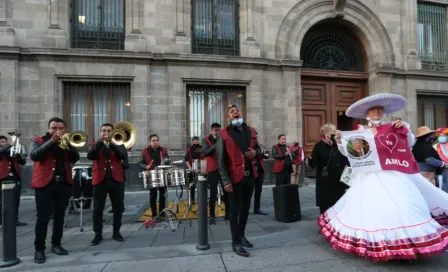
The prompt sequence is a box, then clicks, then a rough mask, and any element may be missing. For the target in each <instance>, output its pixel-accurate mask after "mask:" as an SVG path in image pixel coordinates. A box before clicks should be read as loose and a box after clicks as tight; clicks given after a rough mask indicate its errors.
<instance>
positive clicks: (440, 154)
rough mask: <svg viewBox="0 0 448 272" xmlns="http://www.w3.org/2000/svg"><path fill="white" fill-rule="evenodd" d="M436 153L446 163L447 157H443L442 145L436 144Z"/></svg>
mask: <svg viewBox="0 0 448 272" xmlns="http://www.w3.org/2000/svg"><path fill="white" fill-rule="evenodd" d="M437 153H438V154H439V156H440V158H441V159H442V161H443V162H448V157H447V156H445V153H444V152H443V150H442V145H441V144H440V143H439V144H437Z"/></svg>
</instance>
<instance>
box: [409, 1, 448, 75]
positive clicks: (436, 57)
mask: <svg viewBox="0 0 448 272" xmlns="http://www.w3.org/2000/svg"><path fill="white" fill-rule="evenodd" d="M417 7H418V9H417V33H418V50H419V54H420V58H421V61H422V69H424V70H434V71H448V36H447V7H446V6H442V5H436V4H430V3H418V6H417Z"/></svg>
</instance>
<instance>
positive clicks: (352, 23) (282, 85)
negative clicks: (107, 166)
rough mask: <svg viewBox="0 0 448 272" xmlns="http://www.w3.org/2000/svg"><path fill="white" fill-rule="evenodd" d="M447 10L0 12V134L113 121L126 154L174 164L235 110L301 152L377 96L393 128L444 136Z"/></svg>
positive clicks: (26, 0) (295, 7)
mask: <svg viewBox="0 0 448 272" xmlns="http://www.w3.org/2000/svg"><path fill="white" fill-rule="evenodd" d="M447 6H448V0H434V1H424V2H423V1H417V0H375V1H372V0H334V1H332V0H240V1H237V0H208V1H205V0H192V1H190V0H51V1H48V0H0V103H1V107H0V128H1V130H0V131H1V133H6V132H8V131H12V130H16V129H19V130H20V131H21V132H22V138H21V139H22V142H24V143H25V144H28V143H29V141H30V139H31V138H32V137H34V136H37V135H42V134H44V132H45V131H46V130H47V122H48V120H49V119H50V118H51V117H53V116H61V117H63V118H65V119H66V120H68V123H69V129H70V130H75V129H82V130H86V131H87V132H88V133H89V134H90V135H89V137H91V138H92V139H94V138H95V137H96V135H97V128H96V127H97V126H99V125H100V124H101V123H102V122H103V121H110V122H116V121H122V120H126V121H130V122H131V123H133V124H134V125H135V126H136V128H137V142H136V144H135V145H134V147H133V148H132V154H138V153H139V151H140V150H141V149H142V148H143V147H144V146H145V145H146V144H147V138H148V136H149V135H150V134H152V133H157V134H159V136H160V138H161V144H162V145H164V146H166V147H167V148H168V149H170V150H171V151H172V152H174V153H178V154H181V153H182V152H183V151H184V150H185V149H186V147H187V146H188V144H189V142H190V139H191V136H194V135H196V134H197V135H198V136H201V137H203V136H205V134H207V133H208V127H209V125H210V123H211V122H221V123H223V122H224V121H225V120H224V115H225V108H226V105H228V104H231V103H237V104H239V106H240V107H241V108H242V109H243V112H244V117H245V120H246V121H247V122H248V123H250V124H251V125H252V126H254V127H255V128H256V129H257V131H258V133H259V138H260V139H261V141H262V142H264V143H265V144H266V146H271V145H272V144H274V143H275V142H276V141H277V135H278V134H280V133H285V134H286V135H287V136H288V139H289V141H292V140H294V139H297V140H299V141H301V142H303V144H304V145H305V147H306V148H307V150H308V151H309V149H310V148H311V147H312V144H313V143H314V142H315V141H316V140H317V139H318V138H319V135H318V128H319V127H320V125H321V124H323V123H325V122H333V123H337V124H338V125H339V126H340V127H342V128H348V127H350V125H351V124H352V123H353V121H351V120H347V118H345V117H344V115H343V112H344V110H345V109H346V108H347V107H348V106H349V105H350V104H351V103H352V102H353V101H356V100H357V99H359V98H361V97H362V96H366V95H369V94H374V93H384V92H392V93H398V94H401V95H404V96H405V97H407V98H408V100H409V106H408V107H407V108H406V109H405V110H404V111H403V112H401V113H398V115H399V116H402V117H403V118H404V119H406V120H407V121H409V122H410V123H411V124H412V128H413V129H415V128H416V127H417V126H418V125H422V124H429V125H431V124H432V126H442V124H443V125H446V123H445V124H444V122H446V118H447V116H446V115H447V114H446V107H445V104H443V103H445V102H444V101H445V100H446V98H445V95H448V92H447V91H448V77H447V76H448V56H447V54H448V53H447V52H448V47H447V43H448V39H447V36H446V28H447V20H446V14H447V12H446V10H447ZM433 7H435V8H434V10H433V11H432V9H433ZM425 10H427V11H425ZM443 16H445V20H441V19H440V18H443ZM444 31H445V32H444ZM436 34H437V35H438V36H437V37H436ZM433 96H436V97H438V98H437V99H434V98H433ZM419 99H420V100H421V101H422V102H419ZM441 101H443V102H441ZM437 103H439V104H440V103H442V104H443V107H442V106H440V107H438V106H437V105H439V104H437ZM436 104H437V105H436ZM442 104H440V105H442ZM428 105H429V106H428ZM437 107H438V108H437ZM436 108H437V109H436ZM442 108H443V109H442ZM422 116H423V117H422ZM431 122H432V123H431Z"/></svg>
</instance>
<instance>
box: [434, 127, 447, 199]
mask: <svg viewBox="0 0 448 272" xmlns="http://www.w3.org/2000/svg"><path fill="white" fill-rule="evenodd" d="M447 135H448V128H439V129H438V130H437V131H436V132H435V136H437V143H436V144H434V146H433V148H434V149H435V150H436V151H437V154H438V155H439V157H440V159H441V161H442V162H443V166H442V167H443V172H442V173H438V174H441V176H439V177H438V181H439V185H440V186H439V187H440V188H441V189H442V190H443V191H445V192H446V193H448V169H447V168H448V141H447Z"/></svg>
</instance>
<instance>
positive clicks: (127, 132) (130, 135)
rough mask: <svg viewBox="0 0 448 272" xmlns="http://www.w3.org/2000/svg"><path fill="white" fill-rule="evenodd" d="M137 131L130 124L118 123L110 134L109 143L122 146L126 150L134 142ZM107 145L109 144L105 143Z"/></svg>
mask: <svg viewBox="0 0 448 272" xmlns="http://www.w3.org/2000/svg"><path fill="white" fill-rule="evenodd" d="M136 136H137V130H136V129H135V126H134V125H133V124H132V123H130V122H125V121H123V122H118V123H116V124H115V125H114V130H112V131H111V133H110V141H111V142H112V143H114V144H115V145H124V147H125V148H126V149H129V148H131V147H132V146H133V145H134V144H135V141H136ZM106 145H109V142H106Z"/></svg>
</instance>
